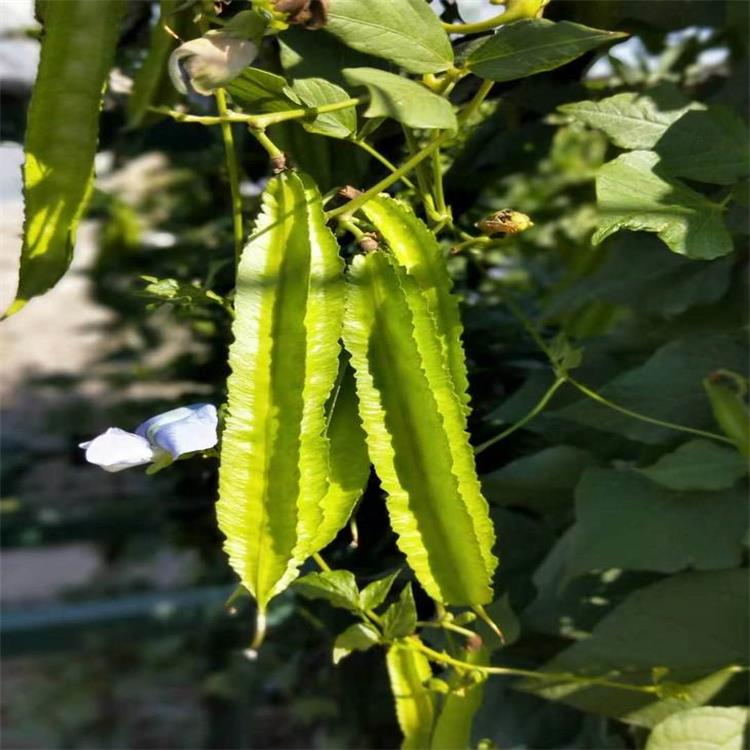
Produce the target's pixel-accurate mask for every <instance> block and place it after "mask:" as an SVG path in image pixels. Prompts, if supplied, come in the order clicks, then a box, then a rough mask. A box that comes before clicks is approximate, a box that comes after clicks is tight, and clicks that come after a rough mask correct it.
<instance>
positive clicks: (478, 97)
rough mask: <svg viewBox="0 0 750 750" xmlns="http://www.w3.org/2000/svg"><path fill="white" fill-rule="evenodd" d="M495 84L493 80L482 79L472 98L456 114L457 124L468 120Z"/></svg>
mask: <svg viewBox="0 0 750 750" xmlns="http://www.w3.org/2000/svg"><path fill="white" fill-rule="evenodd" d="M494 85H495V82H494V81H482V85H481V86H480V87H479V89H477V93H476V94H474V97H473V98H472V100H471V101H470V102H469V103H468V104H467V105H466V107H465V108H464V109H463V111H462V112H461V113H460V114H459V115H458V122H459V124H461V125H463V124H464V123H465V122H467V121H468V120H470V119H471V118H472V117H473V116H474V115H475V114H476V112H477V110H478V109H479V107H480V106H481V105H482V102H483V101H484V100H485V99H486V98H487V96H488V95H489V93H490V91H492V87H493V86H494Z"/></svg>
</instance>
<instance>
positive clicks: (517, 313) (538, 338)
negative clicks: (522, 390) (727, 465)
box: [504, 296, 733, 445]
mask: <svg viewBox="0 0 750 750" xmlns="http://www.w3.org/2000/svg"><path fill="white" fill-rule="evenodd" d="M504 301H505V304H506V305H507V306H508V309H509V310H510V311H511V313H512V314H513V317H514V318H516V320H518V321H519V322H520V323H521V325H522V326H523V327H524V329H525V331H526V332H527V333H528V334H529V336H531V338H532V339H533V340H534V342H535V343H536V345H537V346H538V347H539V348H540V349H541V350H542V351H543V352H544V354H545V355H546V356H547V359H548V360H549V361H550V364H551V365H552V367H553V368H555V374H556V376H557V378H558V379H559V378H563V379H564V381H565V382H567V383H570V384H571V385H572V386H573V387H574V388H577V389H578V390H579V391H580V392H581V393H583V394H584V396H587V397H588V398H590V399H592V400H594V401H596V402H597V403H599V404H601V405H602V406H606V407H608V408H610V409H612V410H613V411H617V412H620V414H625V415H626V416H628V417H632V418H633V419H638V420H640V421H641V422H648V423H649V424H655V425H658V426H659V427H664V428H666V429H668V430H675V431H677V432H685V433H687V434H689V435H700V436H701V437H705V438H709V439H710V440H717V441H719V442H721V443H729V444H730V445H732V444H733V443H732V441H731V440H730V439H729V438H727V437H725V436H724V435H718V434H717V433H715V432H708V431H706V430H699V429H696V428H695V427H687V426H686V425H681V424H677V423H676V422H667V421H665V420H663V419H657V418H656V417H649V416H648V415H647V414H641V413H640V412H637V411H633V410H632V409H628V408H627V407H625V406H621V405H620V404H617V403H615V402H614V401H610V400H609V399H607V398H605V397H604V396H602V395H601V394H600V393H597V392H596V391H594V390H593V389H591V388H589V387H588V386H586V385H584V384H583V383H579V382H578V381H577V380H576V379H575V378H572V377H571V376H570V375H569V374H568V373H567V372H563V371H559V370H557V366H556V363H555V358H554V356H553V354H552V352H551V351H550V349H549V347H548V346H547V344H546V343H545V341H544V339H543V338H542V335H541V333H539V330H538V329H537V328H536V326H535V325H534V324H533V323H532V322H531V320H529V318H527V317H526V315H525V314H524V312H523V311H522V310H521V308H520V307H518V305H516V303H515V302H514V301H513V300H512V299H510V298H509V297H508V296H506V297H504Z"/></svg>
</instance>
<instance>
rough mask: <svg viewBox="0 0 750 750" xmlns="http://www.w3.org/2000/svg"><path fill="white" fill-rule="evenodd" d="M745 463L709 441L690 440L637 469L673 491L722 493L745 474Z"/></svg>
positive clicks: (737, 455) (742, 459)
mask: <svg viewBox="0 0 750 750" xmlns="http://www.w3.org/2000/svg"><path fill="white" fill-rule="evenodd" d="M747 470H748V467H747V461H745V459H744V458H743V457H742V456H740V455H739V454H738V453H737V451H735V450H733V449H732V448H725V447H723V446H721V445H718V444H717V443H714V442H712V441H710V440H690V441H689V442H687V443H683V444H682V445H681V446H680V447H679V448H677V450H675V451H673V452H672V453H667V454H666V455H664V456H662V457H661V458H660V459H659V460H658V461H657V462H656V463H655V464H653V465H652V466H649V467H648V468H645V469H639V471H640V472H641V474H644V475H645V476H647V477H648V478H649V479H651V480H652V481H653V482H656V483H657V484H660V485H662V486H664V487H668V488H670V489H672V490H721V489H726V488H727V487H731V486H732V485H733V484H734V483H735V482H736V481H737V480H738V479H739V478H740V477H742V476H744V475H745V474H747Z"/></svg>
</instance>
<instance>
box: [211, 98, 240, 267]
mask: <svg viewBox="0 0 750 750" xmlns="http://www.w3.org/2000/svg"><path fill="white" fill-rule="evenodd" d="M214 98H215V99H216V109H217V110H218V112H219V117H220V118H226V117H227V115H228V110H227V96H226V93H225V91H224V89H216V91H215V92H214ZM221 137H222V139H223V141H224V152H225V154H226V160H227V174H228V176H229V189H230V192H231V197H232V227H233V230H234V258H235V262H236V263H237V264H239V262H240V255H241V254H242V245H243V241H244V231H243V228H242V196H241V195H240V169H239V165H238V163H237V151H236V149H235V146H234V135H233V134H232V124H231V123H230V122H227V121H226V120H223V121H222V123H221Z"/></svg>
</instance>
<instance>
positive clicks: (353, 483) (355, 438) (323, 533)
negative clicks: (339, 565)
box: [311, 357, 370, 552]
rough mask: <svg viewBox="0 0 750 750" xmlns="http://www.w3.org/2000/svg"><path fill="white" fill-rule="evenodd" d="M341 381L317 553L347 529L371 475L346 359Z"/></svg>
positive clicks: (332, 414)
mask: <svg viewBox="0 0 750 750" xmlns="http://www.w3.org/2000/svg"><path fill="white" fill-rule="evenodd" d="M340 367H342V368H343V372H342V371H341V370H340V371H339V378H340V381H339V383H338V387H337V388H334V390H333V393H332V394H331V399H330V402H329V405H328V412H327V414H328V417H327V419H328V424H327V427H326V437H327V438H328V492H327V493H326V495H325V497H324V498H323V501H322V503H321V509H322V511H323V519H322V521H321V524H320V526H319V527H318V530H317V533H316V534H315V539H314V541H313V542H312V545H311V550H312V551H313V552H315V551H318V550H321V549H323V548H324V547H326V546H328V545H329V544H330V543H331V542H332V541H333V540H334V539H335V538H336V535H337V534H338V533H339V531H341V529H343V528H344V526H346V523H347V521H348V520H349V518H350V516H351V514H352V512H353V511H354V507H355V506H356V504H357V501H358V500H359V498H360V497H361V496H362V493H363V492H364V489H365V486H366V485H367V479H368V478H369V476H370V459H369V457H368V455H367V445H366V443H365V433H364V430H363V429H362V423H361V422H360V419H359V401H358V400H357V393H356V390H355V386H354V373H353V372H352V368H351V367H350V366H349V364H348V360H347V359H346V358H344V357H342V362H341V365H340Z"/></svg>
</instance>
